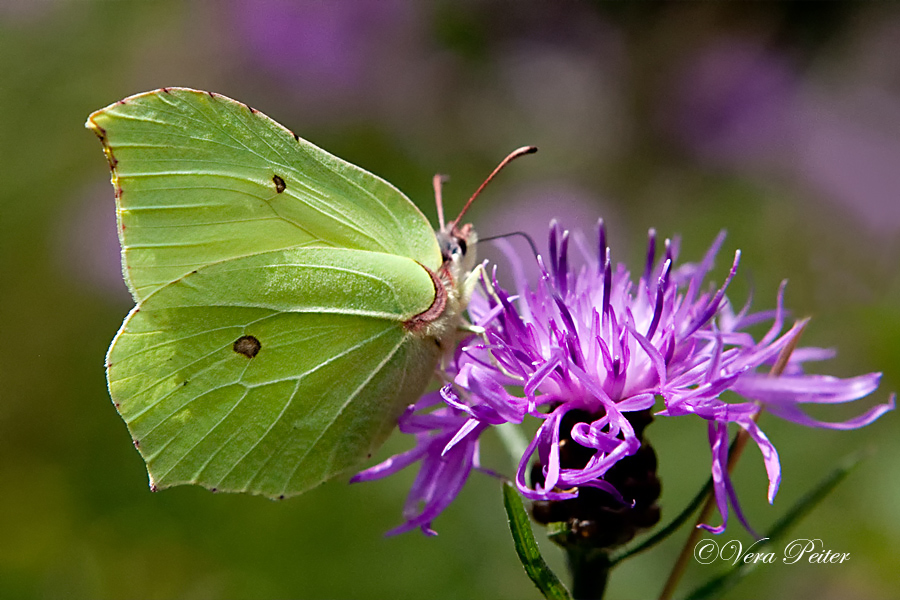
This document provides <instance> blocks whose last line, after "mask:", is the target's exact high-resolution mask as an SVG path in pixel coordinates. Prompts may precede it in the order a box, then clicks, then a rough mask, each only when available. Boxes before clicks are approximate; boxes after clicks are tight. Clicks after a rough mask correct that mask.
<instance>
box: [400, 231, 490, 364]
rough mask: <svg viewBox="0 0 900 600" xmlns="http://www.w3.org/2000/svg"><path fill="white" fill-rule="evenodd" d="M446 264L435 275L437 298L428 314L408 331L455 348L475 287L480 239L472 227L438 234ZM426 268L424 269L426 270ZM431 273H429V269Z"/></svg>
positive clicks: (415, 319)
mask: <svg viewBox="0 0 900 600" xmlns="http://www.w3.org/2000/svg"><path fill="white" fill-rule="evenodd" d="M435 237H436V238H437V242H438V246H439V247H440V249H441V256H442V258H443V263H442V264H441V267H440V268H439V269H438V271H437V273H432V272H431V271H429V275H431V278H432V281H433V282H434V287H435V298H434V302H432V305H431V306H430V307H429V308H428V310H426V311H424V312H423V313H420V314H418V315H416V316H415V317H413V318H412V319H410V320H409V321H408V322H407V323H406V326H407V329H409V330H410V331H412V332H414V333H416V334H418V335H421V336H422V337H430V338H433V339H434V340H435V341H436V342H437V344H438V345H439V346H440V347H441V348H445V349H447V348H452V346H453V344H454V343H455V341H456V340H457V338H458V335H457V331H458V330H459V326H460V324H461V323H462V321H463V317H462V313H463V312H464V311H465V310H466V307H467V306H468V304H469V298H470V297H471V294H472V289H471V288H472V285H471V282H469V275H470V274H471V273H472V270H473V269H474V267H475V259H476V252H475V246H476V242H477V240H478V235H477V234H476V233H475V230H474V229H473V228H472V226H471V225H470V224H466V225H464V226H463V227H461V228H457V229H453V230H439V231H437V232H435ZM423 268H424V267H423ZM426 270H428V269H426Z"/></svg>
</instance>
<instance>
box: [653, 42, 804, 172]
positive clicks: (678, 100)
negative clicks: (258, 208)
mask: <svg viewBox="0 0 900 600" xmlns="http://www.w3.org/2000/svg"><path fill="white" fill-rule="evenodd" d="M676 81H677V82H676V83H675V84H674V85H673V89H672V95H670V96H666V97H663V98H664V102H665V105H663V106H660V107H659V112H660V118H661V119H662V121H663V126H664V128H666V129H667V130H669V132H670V133H671V135H672V136H673V137H675V138H676V140H677V141H679V142H680V143H681V144H683V145H684V146H685V147H686V148H687V149H688V150H690V151H692V152H694V153H696V154H697V155H699V156H700V157H702V158H703V159H705V160H708V161H710V162H713V163H727V164H732V163H739V162H741V161H746V160H748V159H749V160H766V159H768V160H772V159H773V158H774V159H775V160H777V158H778V156H779V155H781V154H783V153H784V152H785V151H790V149H791V144H792V140H793V139H794V137H795V136H794V132H793V127H794V122H793V119H794V115H795V104H796V96H797V93H798V88H799V83H800V82H799V78H798V77H797V75H796V74H795V72H794V69H793V67H792V65H791V64H790V61H789V60H788V58H787V57H786V56H784V55H781V54H777V53H775V52H774V51H772V50H770V49H766V48H764V47H763V46H762V45H761V44H760V43H759V42H756V41H751V40H741V39H722V40H719V41H717V42H715V43H713V44H710V45H708V46H706V47H704V48H703V49H702V50H700V51H699V52H697V53H695V54H694V55H692V56H691V57H690V58H689V59H688V60H687V61H686V63H685V64H684V65H683V66H682V67H681V68H680V69H679V70H678V73H677V80H676Z"/></svg>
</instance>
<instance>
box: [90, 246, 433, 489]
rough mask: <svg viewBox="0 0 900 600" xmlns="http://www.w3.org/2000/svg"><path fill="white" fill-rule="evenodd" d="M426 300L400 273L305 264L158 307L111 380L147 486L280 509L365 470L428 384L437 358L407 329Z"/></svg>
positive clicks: (261, 258) (199, 282)
mask: <svg viewBox="0 0 900 600" xmlns="http://www.w3.org/2000/svg"><path fill="white" fill-rule="evenodd" d="M432 286H433V284H432V282H431V280H430V278H429V277H428V275H427V274H426V273H425V271H424V270H423V269H422V268H421V267H420V266H419V265H418V264H416V263H415V262H414V261H412V260H409V259H407V258H404V257H398V256H391V255H384V254H381V253H374V252H363V251H351V250H346V249H328V248H312V249H306V248H301V249H292V250H284V251H274V252H267V253H262V254H258V255H254V256H251V257H247V258H239V259H232V260H228V261H223V262H220V263H217V264H215V265H212V266H209V267H205V268H201V269H199V270H198V271H197V272H196V273H191V274H189V275H187V276H185V277H184V278H182V279H181V280H179V281H176V282H173V283H172V284H169V285H167V286H165V287H163V288H161V289H159V290H157V291H156V292H154V293H153V294H151V295H150V296H148V297H147V298H146V299H145V300H144V301H143V302H142V303H141V304H140V306H139V307H137V308H136V309H135V310H134V311H133V312H132V314H131V315H130V316H129V318H128V319H127V320H126V322H125V324H124V325H123V327H122V330H121V331H120V333H119V335H118V336H117V337H116V340H115V342H114V344H113V346H112V348H111V349H110V353H109V356H108V363H109V366H108V369H109V371H108V373H109V385H110V392H111V395H112V397H113V399H114V401H115V402H116V403H117V405H118V406H117V408H118V410H119V412H120V414H121V415H122V417H123V418H124V420H125V421H126V423H127V424H128V427H129V429H130V431H131V433H132V436H133V437H134V439H135V441H136V445H137V446H138V448H139V450H140V452H141V454H142V455H143V456H144V458H145V460H146V461H147V465H148V469H149V472H150V477H151V482H152V483H153V484H154V485H155V486H156V487H159V488H162V487H168V486H171V485H176V484H179V483H199V484H202V485H205V486H206V487H209V488H212V489H217V490H221V491H248V492H253V493H260V494H265V495H267V496H270V497H280V496H289V495H291V494H296V493H299V492H302V491H304V490H306V489H309V488H311V487H313V486H315V485H317V484H319V483H321V482H322V481H324V480H326V479H328V478H330V477H333V476H334V475H336V474H338V473H340V472H342V471H344V470H346V469H348V468H349V467H351V466H353V465H355V464H357V463H358V462H359V461H360V460H361V459H364V458H365V457H366V456H367V455H369V454H371V453H372V452H374V450H375V449H376V448H377V447H378V446H379V445H380V443H381V442H382V441H383V440H384V439H385V437H386V436H387V435H388V433H389V432H390V431H391V429H392V428H393V426H394V425H395V424H396V419H397V417H398V416H399V412H400V411H402V409H403V408H404V407H405V406H406V405H407V404H409V403H411V402H414V401H415V399H416V396H417V395H418V394H419V393H421V391H422V389H423V388H424V386H425V385H426V383H427V381H428V379H429V378H430V377H431V375H432V373H433V369H434V367H435V365H436V363H437V359H438V350H437V346H436V345H435V344H434V343H433V341H429V340H424V339H421V338H419V337H417V336H415V335H413V334H411V333H409V332H408V331H407V330H406V328H405V327H404V325H403V323H404V321H406V320H408V319H409V318H410V317H411V316H414V315H415V314H418V313H420V312H422V311H423V310H426V309H427V308H428V303H429V302H430V301H431V299H432V296H433V287H432ZM429 288H431V290H429Z"/></svg>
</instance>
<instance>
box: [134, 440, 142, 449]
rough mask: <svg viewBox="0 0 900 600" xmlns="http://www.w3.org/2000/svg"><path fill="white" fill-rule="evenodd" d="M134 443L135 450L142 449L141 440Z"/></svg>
mask: <svg viewBox="0 0 900 600" xmlns="http://www.w3.org/2000/svg"><path fill="white" fill-rule="evenodd" d="M133 443H134V447H135V448H140V447H141V442H140V440H133Z"/></svg>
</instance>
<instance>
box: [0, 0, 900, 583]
mask: <svg viewBox="0 0 900 600" xmlns="http://www.w3.org/2000/svg"><path fill="white" fill-rule="evenodd" d="M898 50H900V9H898V7H897V5H895V4H888V3H885V4H881V3H871V4H865V3H849V2H829V3H825V4H821V5H820V4H815V3H786V4H779V3H698V4H693V3H686V2H678V3H669V2H640V3H590V2H554V3H549V2H546V3H537V2H535V3H513V2H474V1H472V2H452V3H451V2H433V3H418V2H400V1H388V0H373V1H362V0H359V1H356V2H280V1H277V0H228V1H226V0H222V1H219V2H212V1H210V2H203V1H187V2H161V1H144V2H129V1H125V0H121V1H115V0H105V1H90V0H0V210H2V213H0V214H2V220H0V228H2V229H0V247H2V254H0V260H2V270H0V274H2V284H0V318H2V321H0V323H2V338H3V340H4V347H5V348H6V350H7V351H8V353H7V355H6V359H5V360H3V361H2V363H0V377H2V379H0V597H2V598H62V597H65V598H138V597H140V598H198V599H199V598H274V597H279V598H306V597H309V598H415V597H431V598H476V597H481V598H534V597H537V592H536V591H535V590H534V588H533V586H532V585H531V583H530V582H529V581H528V580H527V579H526V578H525V576H524V574H523V573H522V568H521V566H520V565H519V564H518V562H517V560H516V557H515V554H514V552H513V549H512V545H511V542H510V540H509V533H508V530H507V528H506V524H505V516H504V513H503V509H502V504H501V494H500V489H499V486H498V485H497V482H495V481H492V480H489V479H488V478H486V477H483V476H480V475H475V476H473V477H472V478H471V479H470V482H469V484H468V485H467V487H466V489H465V490H464V492H463V493H462V495H461V496H460V498H459V499H458V500H457V501H456V502H455V503H454V505H453V506H452V507H451V508H450V509H449V510H447V511H446V513H445V514H443V515H442V516H441V517H440V518H439V519H438V520H437V521H436V523H435V526H436V528H437V530H438V531H439V533H440V535H439V536H438V537H436V538H425V537H424V536H422V535H419V534H418V533H411V534H406V535H403V536H401V537H398V538H390V539H387V538H384V537H383V535H382V533H383V532H384V531H386V530H387V529H389V528H391V527H393V526H395V525H397V524H399V523H400V519H401V517H400V510H401V506H402V502H403V500H404V498H405V495H406V491H407V490H408V486H409V484H410V483H411V481H412V477H413V475H414V473H413V472H412V471H410V472H409V473H404V474H403V475H402V476H397V477H393V478H390V479H388V480H384V481H379V482H374V483H368V484H361V485H354V486H348V485H346V481H335V482H331V483H328V484H326V485H324V486H322V487H321V488H318V489H316V490H314V491H313V492H311V493H308V494H305V495H304V496H301V497H299V498H295V499H292V500H289V501H285V502H281V503H275V502H270V501H268V500H265V499H262V498H256V497H241V496H226V495H212V494H210V493H209V492H207V491H205V490H202V489H193V488H178V489H173V490H167V491H164V492H161V493H157V494H153V493H150V492H149V490H148V488H147V479H146V474H145V471H144V467H143V464H142V461H141V459H140V457H139V456H138V454H137V452H135V450H134V449H133V448H132V446H131V443H130V437H129V435H128V433H127V431H126V429H125V426H124V424H123V423H122V422H121V420H120V419H119V417H118V416H117V414H116V412H115V410H114V408H113V406H112V405H111V403H110V400H109V397H108V395H107V392H106V387H105V380H104V373H103V358H104V353H105V351H106V347H107V345H108V344H109V341H110V340H111V339H112V336H113V335H114V334H115V332H116V330H117V328H118V327H119V324H120V323H121V320H122V318H123V317H124V316H125V314H126V312H127V311H128V310H129V308H130V307H131V305H132V302H131V299H130V296H129V295H128V293H127V291H126V289H125V286H124V284H123V283H122V281H121V279H120V271H119V264H118V245H117V240H116V234H115V219H114V205H113V193H112V188H111V186H110V185H109V174H108V170H107V165H106V161H105V159H104V158H103V155H102V153H101V149H100V144H99V143H98V142H97V140H96V139H95V137H94V136H93V135H92V134H91V133H90V132H89V131H87V130H85V129H84V128H83V123H84V121H85V118H86V117H87V115H88V113H90V112H91V111H93V110H96V109H99V108H101V107H103V106H106V105H107V104H110V103H112V102H114V101H116V100H118V99H120V98H122V97H125V96H127V95H130V94H133V93H137V92H141V91H146V90H149V89H153V88H158V87H162V86H178V85H180V86H189V87H195V88H200V89H204V90H212V91H216V92H220V93H223V94H226V95H228V96H231V97H234V98H237V99H240V100H242V101H244V102H247V103H249V104H250V105H251V106H254V107H255V108H257V109H259V110H261V111H263V112H265V113H266V114H268V115H270V116H271V117H273V118H274V119H276V120H278V121H280V122H281V123H284V124H285V125H286V126H288V127H290V128H291V129H293V130H294V131H296V132H298V133H299V134H300V135H302V136H303V137H306V138H307V139H309V140H311V141H313V142H314V143H316V144H318V145H320V146H322V147H324V148H326V149H327V150H330V151H331V152H333V153H335V154H337V155H339V156H341V157H343V158H345V159H347V160H350V161H351V162H354V163H356V164H359V165H361V166H363V167H364V168H367V169H369V170H371V171H374V172H375V173H378V174H380V175H381V176H383V177H385V178H387V179H388V180H389V181H391V182H393V183H394V184H396V185H397V186H398V187H400V188H401V189H403V190H404V191H406V192H407V194H408V195H410V197H412V198H413V199H415V200H416V202H418V203H419V204H420V206H421V207H422V209H423V210H424V211H425V213H426V214H427V215H428V216H429V218H431V219H432V220H434V218H435V211H434V208H433V201H432V194H431V183H430V178H431V175H432V174H434V173H435V172H441V173H447V174H449V175H450V176H451V181H450V182H449V183H448V184H447V185H446V186H445V192H444V193H445V202H446V204H447V205H448V212H449V213H455V211H456V210H458V209H459V207H460V206H461V205H462V203H463V201H464V200H465V199H466V198H467V197H468V195H469V194H470V193H471V192H472V191H473V190H474V189H475V187H476V186H477V185H478V183H480V181H481V180H482V178H483V177H484V176H485V175H486V174H487V173H488V172H489V171H490V169H491V168H493V166H494V165H495V164H496V163H497V161H498V160H499V159H500V158H502V157H503V156H505V154H506V153H507V152H508V151H510V150H512V149H513V148H515V147H518V146H520V145H524V144H535V145H537V146H539V147H540V148H541V151H540V153H538V154H537V155H536V156H534V157H529V158H527V159H523V160H522V161H520V162H518V163H517V164H515V165H514V166H513V167H512V168H510V169H509V170H508V171H506V172H505V173H504V174H503V176H502V177H501V178H500V179H499V180H498V181H497V182H496V183H495V184H494V185H493V186H492V188H491V189H490V190H489V191H488V192H487V193H486V194H485V195H484V196H483V197H482V198H481V199H480V200H479V203H478V205H477V206H476V207H475V208H474V209H473V210H472V212H471V213H470V216H471V220H472V221H473V222H474V223H476V224H477V227H478V229H479V231H480V233H481V234H482V235H483V236H485V235H493V234H497V233H503V232H507V231H510V230H512V229H527V230H529V231H531V232H532V233H533V234H534V235H537V236H539V238H541V239H543V237H544V231H545V228H546V224H547V222H548V221H549V219H550V218H551V217H553V216H556V217H559V218H561V219H562V220H563V223H564V224H565V225H567V226H569V227H570V228H577V227H585V226H588V227H589V226H590V225H592V224H593V223H594V222H595V220H596V218H597V217H598V216H601V215H602V216H604V217H605V218H606V219H607V222H608V224H609V227H610V237H611V244H612V247H613V252H614V257H618V258H619V259H627V260H631V261H640V260H641V256H642V253H643V248H644V243H645V236H646V230H647V229H648V228H649V227H656V228H657V230H658V231H659V233H660V235H662V236H672V235H675V234H681V235H682V236H683V237H682V240H683V243H682V258H683V259H687V260H693V259H697V258H698V257H699V256H700V255H701V253H702V251H703V250H704V249H705V247H706V246H707V245H708V244H709V242H710V241H711V240H712V239H713V237H714V236H715V234H716V232H717V231H718V230H719V229H722V228H724V229H727V230H728V231H729V238H728V240H727V241H726V244H725V250H724V252H725V253H726V255H730V254H731V252H733V250H734V249H735V248H741V249H742V250H743V252H744V255H743V263H742V271H741V275H740V276H739V278H738V280H736V281H735V283H734V287H733V289H732V291H731V293H730V296H731V298H732V299H733V300H734V301H735V303H737V304H742V303H743V301H744V299H745V298H746V295H747V293H749V291H750V289H751V288H752V289H753V291H754V294H755V295H754V306H755V307H756V308H758V309H762V308H770V307H772V306H773V305H774V296H775V291H776V289H777V286H778V284H779V282H780V281H781V279H782V278H789V279H790V285H789V286H788V293H787V304H788V305H789V306H790V307H791V308H792V309H793V311H794V314H795V315H796V316H805V315H812V316H813V317H814V318H813V320H812V323H811V325H810V327H809V328H808V329H807V332H806V334H805V337H804V343H805V344H810V345H820V346H828V347H831V346H838V347H839V348H840V353H839V356H838V358H837V359H835V360H832V361H830V362H829V363H827V364H821V365H818V366H815V368H817V369H821V370H823V372H825V370H826V369H827V372H829V373H834V374H837V375H842V376H849V375H854V374H858V373H862V372H868V371H884V372H885V378H884V381H883V384H882V387H881V389H879V391H878V392H877V393H876V394H875V396H874V397H873V398H869V399H866V400H863V401H861V403H863V404H865V405H866V406H869V405H871V404H872V403H873V402H875V401H878V402H881V401H884V399H885V398H886V397H887V395H888V393H889V392H890V391H892V390H896V389H898V387H900V382H898V369H897V366H898V362H900V361H898V353H900V350H898V348H900V345H898V340H900V309H898V307H900V302H898V301H900V277H898V273H900V269H898V257H900V244H898V242H900V60H898V58H897V56H898V55H900V54H898ZM483 246H487V244H484V245H483ZM483 251H484V253H485V254H486V255H488V256H490V255H491V254H490V249H489V248H486V247H485V248H483ZM728 262H729V259H727V258H722V257H720V260H719V262H718V264H717V271H716V273H717V275H716V278H717V280H718V281H721V280H722V278H723V276H724V274H725V269H727V263H728ZM829 409H830V410H828V411H824V412H817V413H816V415H817V416H819V417H822V418H825V419H831V420H838V419H841V418H846V417H847V416H849V415H851V414H857V413H859V412H861V411H862V407H854V406H850V407H829ZM761 424H762V426H763V428H764V430H765V431H766V432H767V433H768V435H769V437H770V438H771V439H772V440H773V442H774V443H775V444H776V446H777V448H778V450H779V452H780V455H781V459H782V466H783V470H784V482H783V484H782V487H781V491H780V493H779V496H778V497H777V499H776V502H775V506H774V507H771V506H769V505H768V504H767V503H766V500H765V488H766V486H765V474H764V471H763V468H762V460H761V459H760V456H759V453H758V451H756V450H755V449H751V450H749V451H748V452H747V454H746V456H745V457H744V460H743V461H742V464H741V465H740V467H739V469H738V473H737V478H736V485H737V488H738V492H739V493H740V495H741V498H742V499H743V504H744V508H745V510H746V512H747V514H748V516H749V518H750V519H751V521H752V522H753V523H754V524H756V525H757V526H758V527H759V528H760V529H765V527H766V526H767V525H768V524H770V523H772V522H773V521H774V519H775V518H776V517H777V516H778V515H780V514H781V513H782V512H783V511H784V510H785V509H786V508H787V507H788V506H789V505H790V504H791V503H792V501H793V500H795V499H796V498H798V497H799V496H800V495H801V494H802V493H803V492H804V491H805V490H806V489H807V488H808V487H810V486H811V485H813V484H814V483H815V482H816V481H818V480H819V479H820V478H822V477H824V476H825V474H826V473H827V472H828V471H829V470H830V468H831V467H832V465H833V463H834V462H835V461H836V460H837V459H838V458H840V457H842V456H844V455H846V454H848V453H850V452H851V451H853V450H854V449H857V448H864V447H868V448H872V449H873V450H874V454H873V455H872V456H871V458H869V459H868V460H867V461H866V462H865V463H864V464H863V466H862V467H861V468H859V469H858V470H857V471H855V472H854V473H853V474H852V475H851V476H850V477H849V479H848V480H847V481H845V482H844V484H843V485H842V486H841V487H840V488H839V489H838V490H837V492H835V493H834V494H833V495H832V496H830V497H829V498H828V499H827V500H826V501H825V503H824V504H823V505H822V506H821V507H820V508H819V509H817V511H816V512H815V513H813V514H812V516H810V517H809V518H808V519H807V520H805V521H804V522H803V523H802V524H801V525H800V527H799V528H798V529H797V530H796V535H794V536H793V537H805V538H821V539H822V540H823V542H824V544H825V547H826V548H830V549H832V550H836V551H840V552H849V553H850V556H851V559H850V561H849V562H847V563H845V564H842V565H809V564H796V565H779V564H776V565H766V566H764V567H763V568H761V569H759V570H758V571H757V572H756V573H755V574H754V575H752V576H751V577H750V578H749V579H748V580H746V581H744V582H743V584H742V585H741V586H740V587H738V588H737V589H736V590H734V591H733V592H731V593H730V594H729V595H728V597H729V598H760V597H767V598H795V597H807V598H809V597H817V598H820V599H822V600H824V599H827V598H847V597H854V598H872V599H881V598H895V597H896V594H897V589H898V587H897V585H898V576H897V571H896V566H897V556H900V510H898V508H897V507H898V500H900V463H898V460H897V459H898V456H900V436H898V435H897V432H898V419H897V415H895V414H888V415H886V416H885V417H884V418H882V419H881V420H880V421H879V422H877V423H875V424H874V425H873V426H871V427H868V428H866V429H864V430H860V431H852V432H834V431H824V430H811V429H806V428H802V427H799V426H794V425H791V424H788V423H784V422H780V421H778V420H777V419H775V418H772V417H766V416H764V417H763V419H762V422H761ZM705 435H706V434H705V427H704V425H703V423H701V422H699V420H698V421H697V422H693V421H690V420H688V421H678V422H675V421H671V422H666V421H665V420H657V422H656V423H655V424H654V425H652V426H651V428H650V429H649V430H648V436H649V438H650V439H651V440H652V442H653V444H654V446H655V448H656V449H657V452H658V454H659V456H660V473H661V477H662V481H663V497H662V506H663V521H664V522H665V521H667V520H668V518H671V517H672V516H673V515H674V514H675V513H677V512H678V511H679V510H680V508H681V507H682V506H683V505H684V504H685V503H686V502H687V499H688V498H689V497H691V496H692V495H693V493H694V492H695V491H696V489H697V488H698V486H699V485H701V483H702V482H703V481H704V480H705V478H706V477H707V476H708V470H709V451H708V447H707V444H706V441H705ZM407 446H408V441H407V440H403V439H400V436H395V437H394V438H393V439H392V440H391V442H389V444H388V447H387V448H385V449H384V450H383V452H382V455H381V457H382V458H383V457H386V456H388V455H389V453H390V452H392V451H398V450H401V449H403V448H406V447H407ZM483 454H484V456H485V460H486V462H487V463H488V464H490V465H493V466H496V467H497V468H499V469H502V470H505V471H507V472H508V471H509V466H508V465H506V464H505V463H504V459H503V457H502V454H501V452H500V449H499V446H498V444H497V443H496V441H494V440H488V441H487V443H486V446H485V447H484V448H483ZM539 536H540V533H539ZM724 536H725V538H727V539H731V538H738V539H741V540H742V541H744V543H746V541H747V536H746V534H745V533H743V532H742V531H740V529H739V527H738V526H737V524H736V522H732V523H731V527H730V528H729V531H728V532H727V533H725V534H724ZM683 539H684V532H682V533H681V534H679V535H678V536H676V539H672V540H670V542H668V543H666V544H664V545H663V546H661V547H660V548H658V549H656V550H654V551H652V552H650V553H648V554H646V555H642V556H640V557H639V558H636V559H634V560H633V561H631V562H629V563H626V564H625V565H624V566H623V567H622V568H620V569H619V570H617V571H616V572H615V573H614V574H613V577H612V580H611V584H610V590H609V595H608V596H609V597H610V598H648V597H652V596H653V595H654V594H657V593H658V592H659V590H660V588H661V586H662V582H663V581H664V578H665V574H666V573H667V572H668V569H669V566H670V565H671V563H672V560H673V557H674V554H675V552H676V551H677V548H678V547H679V545H680V543H681V541H682V540H683ZM723 539H724V538H723ZM542 546H543V548H544V550H545V551H546V554H547V555H548V559H549V560H550V561H551V562H552V563H553V565H554V566H555V567H557V568H559V569H560V570H561V571H562V570H564V566H563V562H562V559H561V557H560V555H559V553H558V552H557V550H556V549H555V548H554V547H552V545H551V544H550V543H548V542H545V543H543V544H542ZM723 567H724V565H722V564H716V565H711V566H702V565H698V564H696V563H694V564H692V565H691V568H690V569H689V572H688V574H687V577H686V579H685V583H684V587H683V588H682V589H683V590H687V589H690V588H691V587H693V586H694V585H696V584H698V583H700V582H702V581H704V580H706V579H707V578H709V577H710V576H712V575H713V574H715V573H717V572H718V571H719V570H721V569H722V568H723Z"/></svg>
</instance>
